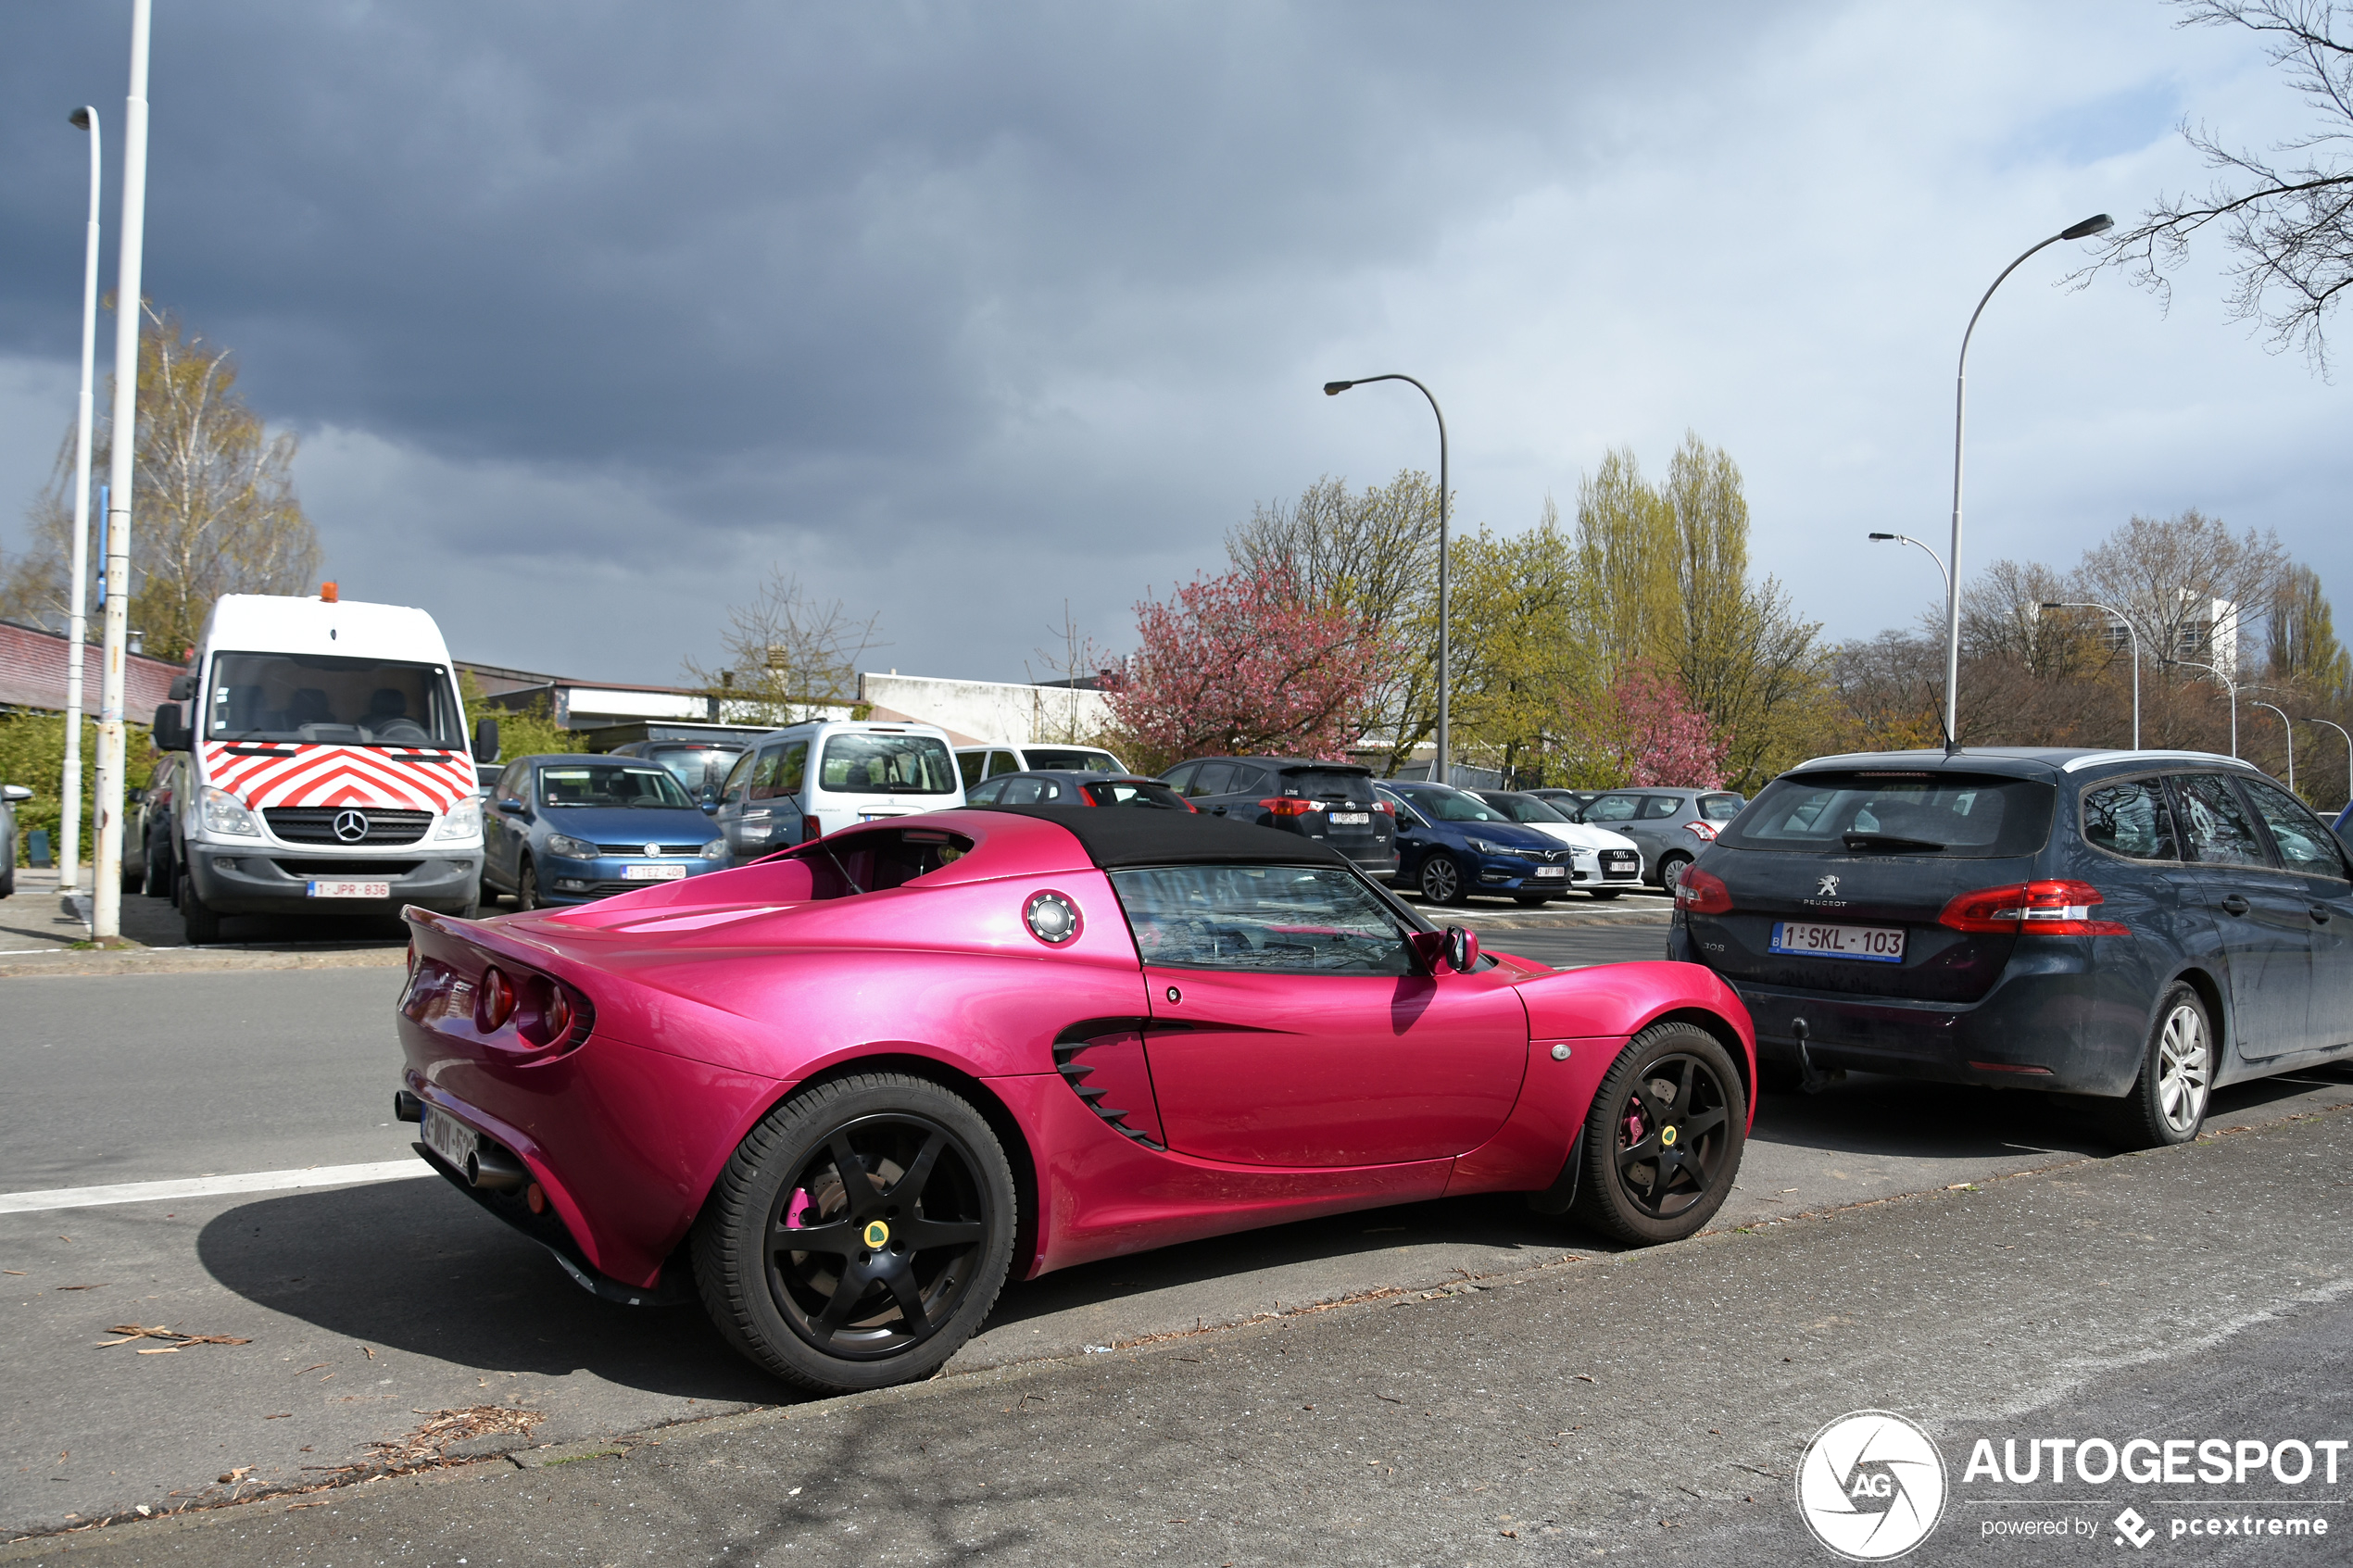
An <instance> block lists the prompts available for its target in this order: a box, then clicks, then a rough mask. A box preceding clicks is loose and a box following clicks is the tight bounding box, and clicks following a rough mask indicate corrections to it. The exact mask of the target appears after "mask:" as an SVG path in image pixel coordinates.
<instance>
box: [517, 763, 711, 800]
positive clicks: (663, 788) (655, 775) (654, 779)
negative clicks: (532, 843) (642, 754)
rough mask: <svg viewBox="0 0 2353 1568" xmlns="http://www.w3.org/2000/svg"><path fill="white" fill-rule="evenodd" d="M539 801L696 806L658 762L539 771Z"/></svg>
mask: <svg viewBox="0 0 2353 1568" xmlns="http://www.w3.org/2000/svg"><path fill="white" fill-rule="evenodd" d="M539 799H540V801H541V803H542V804H544V805H548V806H648V807H656V808H661V809H671V808H676V807H683V808H685V809H687V810H690V811H691V810H693V809H694V808H695V803H694V802H693V801H691V800H689V799H687V798H686V791H685V790H683V789H680V788H679V787H678V781H677V780H676V779H674V778H673V777H671V776H670V771H669V770H668V769H666V768H664V767H662V766H661V764H660V763H657V762H635V763H630V762H564V763H559V764H555V765H552V766H549V767H545V768H542V769H540V770H539Z"/></svg>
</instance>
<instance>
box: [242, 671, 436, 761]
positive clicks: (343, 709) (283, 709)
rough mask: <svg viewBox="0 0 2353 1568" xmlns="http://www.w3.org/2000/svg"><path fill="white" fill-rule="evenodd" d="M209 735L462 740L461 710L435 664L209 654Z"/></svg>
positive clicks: (357, 741)
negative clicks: (210, 656) (210, 679)
mask: <svg viewBox="0 0 2353 1568" xmlns="http://www.w3.org/2000/svg"><path fill="white" fill-rule="evenodd" d="M204 712H205V718H204V738H205V739H207V740H266V741H308V742H310V743H312V744H314V745H324V746H434V747H437V748H439V749H441V750H444V751H457V750H462V749H463V748H464V746H465V729H466V721H465V715H464V714H463V713H461V712H460V711H459V708H458V694H457V693H456V692H455V691H453V690H451V689H450V685H449V672H448V671H447V670H446V669H444V668H443V667H442V666H440V665H438V664H405V663H401V662H398V661H396V660H393V659H342V658H338V657H336V656H334V655H332V654H317V653H221V654H216V655H214V656H213V660H212V687H211V693H210V696H209V698H208V701H207V702H206V704H205V710H204Z"/></svg>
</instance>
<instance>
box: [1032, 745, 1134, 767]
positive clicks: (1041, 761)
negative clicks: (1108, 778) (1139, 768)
mask: <svg viewBox="0 0 2353 1568" xmlns="http://www.w3.org/2000/svg"><path fill="white" fill-rule="evenodd" d="M1021 751H1022V755H1023V756H1024V757H1026V758H1027V759H1029V766H1030V769H1031V771H1034V772H1050V773H1124V772H1126V771H1127V770H1126V769H1125V768H1123V767H1121V766H1120V765H1119V759H1117V758H1115V757H1114V756H1113V755H1112V754H1111V753H1110V752H1108V751H1094V750H1076V751H1074V750H1070V749H1068V748H1063V747H1050V746H1023V747H1022V748H1021Z"/></svg>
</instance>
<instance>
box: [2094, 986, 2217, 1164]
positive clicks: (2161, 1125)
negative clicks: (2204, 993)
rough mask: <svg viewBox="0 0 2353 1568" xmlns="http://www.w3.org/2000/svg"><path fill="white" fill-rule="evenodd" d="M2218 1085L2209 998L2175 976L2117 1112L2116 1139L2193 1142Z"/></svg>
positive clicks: (2158, 1144)
mask: <svg viewBox="0 0 2353 1568" xmlns="http://www.w3.org/2000/svg"><path fill="white" fill-rule="evenodd" d="M2213 1086H2214V1029H2213V1025H2212V1024H2211V1023H2209V1022H2208V1020H2207V1015H2206V1003H2205V1001H2204V1000H2203V999H2202V998H2201V997H2199V996H2198V994H2197V992H2196V990H2195V989H2193V988H2192V987H2190V986H2188V985H2183V984H2182V983H2181V982H2180V981H2176V982H2174V983H2173V984H2172V985H2170V986H2168V987H2166V991H2165V996H2164V997H2163V999H2162V1000H2160V1001H2159V1002H2158V1008H2157V1022H2156V1024H2155V1025H2154V1026H2153V1027H2152V1028H2151V1029H2150V1030H2149V1040H2148V1047H2147V1051H2146V1053H2145V1055H2144V1056H2143V1058H2142V1060H2141V1074H2140V1076H2139V1077H2138V1078H2136V1079H2135V1080H2133V1087H2132V1091H2131V1092H2130V1093H2128V1094H2127V1095H2126V1096H2125V1097H2124V1098H2123V1099H2122V1100H2121V1101H2120V1103H2119V1104H2118V1106H2117V1107H2116V1110H2115V1113H2114V1122H2115V1133H2116V1140H2117V1142H2118V1143H2120V1144H2121V1145H2122V1146H2123V1147H2124V1148H2163V1147H2164V1146H2166V1145H2168V1144H2181V1143H2188V1142H2189V1141H2190V1140H2191V1139H2193V1138H2195V1137H2196V1136H2197V1131H2198V1128H2199V1127H2201V1126H2203V1125H2204V1124H2205V1123H2206V1107H2207V1100H2208V1096H2209V1095H2210V1094H2211V1092H2212V1090H2213Z"/></svg>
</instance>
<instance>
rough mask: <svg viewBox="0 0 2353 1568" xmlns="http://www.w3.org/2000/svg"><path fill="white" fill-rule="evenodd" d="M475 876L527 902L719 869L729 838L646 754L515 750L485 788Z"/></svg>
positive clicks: (534, 904)
mask: <svg viewBox="0 0 2353 1568" xmlns="http://www.w3.org/2000/svg"><path fill="white" fill-rule="evenodd" d="M490 797H491V809H490V810H489V812H488V813H486V815H485V818H484V824H483V825H484V856H483V868H482V881H483V885H484V889H485V890H487V891H491V892H497V893H511V894H513V895H514V899H515V902H516V903H517V904H518V905H520V906H522V908H523V909H542V908H545V907H547V905H550V904H585V903H587V902H589V901H590V900H591V899H596V898H603V897H609V896H610V895H612V894H615V893H626V892H628V891H630V890H631V889H632V888H636V887H643V886H645V885H647V884H648V883H656V882H676V881H677V880H678V879H679V878H681V877H688V876H694V875H697V874H698V873H699V872H713V871H718V870H719V869H720V868H722V867H724V865H726V863H727V841H726V840H725V839H724V838H722V837H720V836H719V835H718V834H717V833H716V831H715V830H713V828H712V827H711V818H710V815H709V812H710V810H711V808H710V807H708V806H698V805H696V804H695V802H694V801H693V799H692V798H691V797H688V796H687V794H686V791H685V790H684V789H682V788H681V787H679V784H678V780H677V778H676V776H675V775H673V773H672V772H671V771H670V770H669V769H667V768H665V767H663V766H662V765H661V763H660V762H657V761H655V760H654V759H651V758H642V759H641V758H635V757H586V756H582V757H566V756H540V757H522V758H517V759H515V760H514V761H512V762H510V763H509V764H508V765H507V767H506V769H505V770H504V771H501V772H500V773H499V775H498V782H497V784H494V785H492V786H491V790H490Z"/></svg>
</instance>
